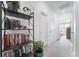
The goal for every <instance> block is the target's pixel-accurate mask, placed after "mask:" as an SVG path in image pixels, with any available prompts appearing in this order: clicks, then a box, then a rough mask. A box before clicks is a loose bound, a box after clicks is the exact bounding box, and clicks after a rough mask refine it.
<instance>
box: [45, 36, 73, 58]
mask: <svg viewBox="0 0 79 59" xmlns="http://www.w3.org/2000/svg"><path fill="white" fill-rule="evenodd" d="M65 38H66V37H65V36H62V37H61V39H60V40H57V41H56V42H54V43H51V44H50V45H48V46H46V47H45V48H44V57H74V52H73V44H72V42H71V41H70V40H68V39H65Z"/></svg>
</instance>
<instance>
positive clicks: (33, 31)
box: [33, 12, 34, 56]
mask: <svg viewBox="0 0 79 59" xmlns="http://www.w3.org/2000/svg"><path fill="white" fill-rule="evenodd" d="M33 56H34V12H33Z"/></svg>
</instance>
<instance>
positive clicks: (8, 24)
mask: <svg viewBox="0 0 79 59" xmlns="http://www.w3.org/2000/svg"><path fill="white" fill-rule="evenodd" d="M4 20H5V21H4V29H30V30H32V27H31V25H30V26H28V25H26V26H24V25H22V24H21V22H20V20H14V19H9V18H7V17H5V18H4Z"/></svg>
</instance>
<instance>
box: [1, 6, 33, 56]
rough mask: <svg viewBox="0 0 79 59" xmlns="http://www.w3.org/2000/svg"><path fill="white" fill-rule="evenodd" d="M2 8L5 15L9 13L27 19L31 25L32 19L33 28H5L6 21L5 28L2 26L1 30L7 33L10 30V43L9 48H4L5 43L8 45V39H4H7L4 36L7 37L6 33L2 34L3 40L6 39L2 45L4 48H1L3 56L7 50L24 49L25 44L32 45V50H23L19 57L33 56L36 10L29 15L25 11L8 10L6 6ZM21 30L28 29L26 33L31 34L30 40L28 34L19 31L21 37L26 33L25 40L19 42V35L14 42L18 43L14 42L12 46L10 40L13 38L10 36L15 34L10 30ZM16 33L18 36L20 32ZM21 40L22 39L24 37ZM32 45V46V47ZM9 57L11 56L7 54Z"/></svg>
mask: <svg viewBox="0 0 79 59" xmlns="http://www.w3.org/2000/svg"><path fill="white" fill-rule="evenodd" d="M1 9H2V10H3V12H4V17H6V16H7V15H8V16H11V17H16V18H20V19H24V20H27V21H28V24H27V25H28V26H30V25H31V21H32V28H31V29H29V28H28V27H27V28H25V29H23V28H22V29H20V28H18V29H13V28H8V27H7V28H5V25H4V24H5V23H4V24H3V25H4V28H2V29H1V30H2V33H6V32H7V31H8V33H7V34H9V36H8V39H9V40H8V45H9V47H8V48H4V47H5V45H6V44H5V42H6V41H5V40H4V39H5V38H4V37H5V34H3V35H2V37H3V38H2V41H4V42H2V44H3V45H2V49H1V50H2V51H1V56H2V57H4V56H3V52H5V51H9V50H14V49H21V50H23V49H22V47H23V46H29V47H30V48H29V49H31V51H30V52H28V53H23V51H21V56H20V55H19V57H32V56H33V44H34V12H32V13H31V14H30V15H27V14H23V13H20V12H15V11H12V10H8V9H7V8H4V7H1ZM11 20H12V19H11ZM4 21H5V20H3V21H2V23H3V22H4ZM15 21H16V20H15ZM20 22H21V21H20ZM10 24H12V22H10ZM10 26H11V25H10ZM17 27H18V26H17ZM21 27H22V26H21ZM20 30H21V31H27V32H26V33H29V36H28V38H29V40H28V41H27V39H26V38H27V34H23V33H21V34H20V33H19V34H20V35H21V37H22V35H25V42H23V44H22V42H20V43H18V41H19V38H18V37H17V40H16V39H15V41H14V43H15V42H17V44H14V45H13V46H10V45H11V44H10V43H11V42H10V40H12V39H11V37H10V36H11V35H13V34H12V33H9V32H10V31H11V32H12V31H19V32H20ZM15 34H16V35H17V36H18V32H17V33H15ZM6 36H7V35H6ZM30 37H31V39H30ZM20 40H21V41H22V38H21V39H20ZM31 45H32V47H31ZM26 48H27V47H26ZM7 57H11V56H7ZM14 57H15V56H14ZM16 57H18V56H16Z"/></svg>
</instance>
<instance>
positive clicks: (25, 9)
mask: <svg viewBox="0 0 79 59" xmlns="http://www.w3.org/2000/svg"><path fill="white" fill-rule="evenodd" d="M23 11H24V13H25V14H27V15H30V14H31V10H30V9H29V8H28V7H23Z"/></svg>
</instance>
